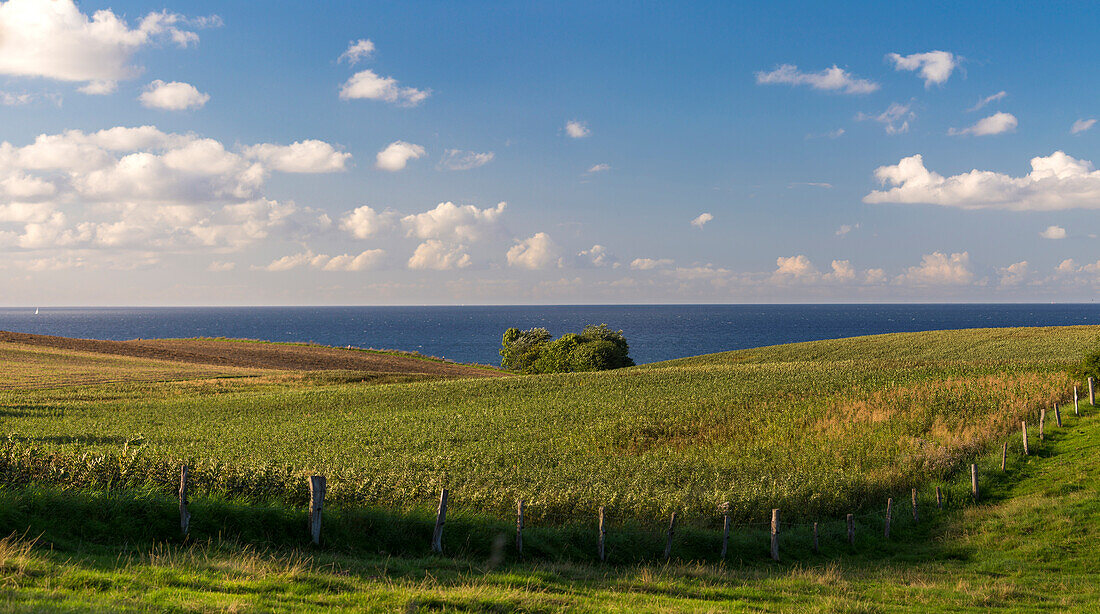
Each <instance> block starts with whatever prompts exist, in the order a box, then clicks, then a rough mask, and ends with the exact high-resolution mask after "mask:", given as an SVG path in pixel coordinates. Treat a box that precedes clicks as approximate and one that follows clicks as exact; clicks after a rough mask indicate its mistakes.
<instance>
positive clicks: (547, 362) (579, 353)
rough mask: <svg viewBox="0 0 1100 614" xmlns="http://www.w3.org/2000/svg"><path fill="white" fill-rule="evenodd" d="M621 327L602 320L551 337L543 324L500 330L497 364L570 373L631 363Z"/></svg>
mask: <svg viewBox="0 0 1100 614" xmlns="http://www.w3.org/2000/svg"><path fill="white" fill-rule="evenodd" d="M629 351H630V346H629V345H628V344H627V342H626V337H625V336H623V331H621V330H620V331H613V330H611V329H610V328H608V326H607V325H606V324H600V325H599V326H592V325H589V326H586V327H584V330H583V331H581V332H580V333H579V334H577V333H566V334H564V335H562V336H561V337H559V338H558V339H554V338H553V335H551V334H550V332H549V331H547V330H546V329H545V328H532V329H530V330H524V331H521V330H519V329H518V328H509V329H508V330H506V331H504V338H503V342H502V345H501V348H500V355H501V362H500V366H501V367H502V368H504V369H509V370H512V371H519V372H520V373H528V374H531V373H571V372H576V371H603V370H607V369H618V368H621V367H632V366H634V361H633V360H631V359H630V356H629V355H628V353H629Z"/></svg>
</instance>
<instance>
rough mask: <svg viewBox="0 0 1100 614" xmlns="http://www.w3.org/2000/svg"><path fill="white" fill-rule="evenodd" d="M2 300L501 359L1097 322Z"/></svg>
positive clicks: (69, 321) (1078, 314)
mask: <svg viewBox="0 0 1100 614" xmlns="http://www.w3.org/2000/svg"><path fill="white" fill-rule="evenodd" d="M35 312H36V308H35V307H24V308H10V307H9V308H0V330H8V331H16V332H24V333H35V334H43V335H60V336H64V337H81V338H91V339H114V340H126V339H154V338H165V337H232V338H244V339H262V340H266V341H292V342H314V343H320V344H324V345H334V346H348V345H350V346H354V347H362V348H376V349H396V350H406V351H416V352H420V353H422V354H427V355H431V356H438V357H441V358H446V359H449V360H454V361H458V362H470V363H480V364H491V365H497V364H500V355H499V354H498V351H499V349H500V343H501V337H502V335H503V334H504V331H505V330H506V329H507V328H509V327H513V326H514V327H518V328H521V329H527V328H534V327H541V328H546V329H548V330H549V331H550V332H551V333H553V334H554V335H555V336H557V335H560V334H562V333H566V332H571V331H572V332H579V331H580V330H581V329H582V328H583V327H584V326H585V325H586V324H607V325H608V326H610V327H611V328H613V329H616V330H622V331H623V333H624V335H625V336H626V339H627V342H628V343H629V344H630V356H631V357H632V358H633V359H634V361H635V362H637V363H639V364H641V363H648V362H657V361H661V360H669V359H672V358H680V357H684V356H696V355H699V354H708V353H711V352H721V351H725V350H735V349H742V348H750V347H759V346H763V345H774V344H778V343H790V342H796V341H811V340H816V339H834V338H840V337H851V336H855V335H871V334H877V333H892V332H908V331H922V330H940V329H956V328H985V327H1007V326H1060V325H1070V324H1100V305H1097V304H1093V303H1086V304H984V305H983V304H909V305H902V304H888V305H883V304H875V305H572V306H568V305H553V306H505V307H496V306H447V307H97V308H89V307H79V308H68V307H65V308H60V307H59V308H51V307H40V308H37V313H35Z"/></svg>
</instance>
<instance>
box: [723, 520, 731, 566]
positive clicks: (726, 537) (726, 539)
mask: <svg viewBox="0 0 1100 614" xmlns="http://www.w3.org/2000/svg"><path fill="white" fill-rule="evenodd" d="M729 543H730V515H729V514H726V515H725V516H723V517H722V560H723V561H724V560H726V549H727V548H728V547H729Z"/></svg>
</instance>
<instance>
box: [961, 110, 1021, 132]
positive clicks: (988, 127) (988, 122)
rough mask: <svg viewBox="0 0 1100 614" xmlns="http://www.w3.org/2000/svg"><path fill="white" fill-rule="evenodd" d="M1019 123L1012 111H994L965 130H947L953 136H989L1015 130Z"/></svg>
mask: <svg viewBox="0 0 1100 614" xmlns="http://www.w3.org/2000/svg"><path fill="white" fill-rule="evenodd" d="M1018 123H1019V122H1017V120H1016V116H1015V115H1013V114H1011V113H1003V112H1001V113H994V114H993V115H990V116H989V117H986V118H983V119H980V120H978V122H977V123H976V124H974V125H973V126H970V127H969V128H966V129H963V130H956V129H955V128H951V129H950V130H948V131H947V134H950V135H953V136H962V135H966V134H970V135H973V136H989V135H992V134H1002V133H1005V132H1015V130H1016V125H1017V124H1018Z"/></svg>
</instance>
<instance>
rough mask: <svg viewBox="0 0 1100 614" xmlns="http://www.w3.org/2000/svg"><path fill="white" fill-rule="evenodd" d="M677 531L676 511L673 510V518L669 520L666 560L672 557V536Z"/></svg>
mask: <svg viewBox="0 0 1100 614" xmlns="http://www.w3.org/2000/svg"><path fill="white" fill-rule="evenodd" d="M675 533H676V512H672V519H670V520H669V521H668V539H666V540H665V560H666V561H667V560H669V559H670V558H672V536H673V535H674V534H675Z"/></svg>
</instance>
